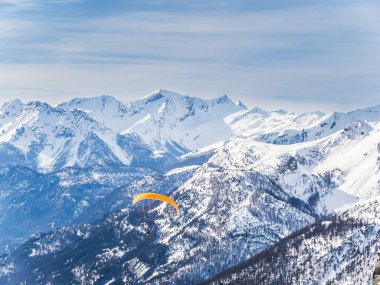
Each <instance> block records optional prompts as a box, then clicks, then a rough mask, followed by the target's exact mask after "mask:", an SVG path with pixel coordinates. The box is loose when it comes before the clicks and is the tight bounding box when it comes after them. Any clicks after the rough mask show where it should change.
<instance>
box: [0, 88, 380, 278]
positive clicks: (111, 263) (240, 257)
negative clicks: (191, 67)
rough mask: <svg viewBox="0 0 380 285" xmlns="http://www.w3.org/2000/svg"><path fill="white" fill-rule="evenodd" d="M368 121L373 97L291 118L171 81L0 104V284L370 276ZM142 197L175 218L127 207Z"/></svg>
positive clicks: (373, 160)
mask: <svg viewBox="0 0 380 285" xmlns="http://www.w3.org/2000/svg"><path fill="white" fill-rule="evenodd" d="M379 132H380V105H379V106H375V107H370V108H366V109H360V110H355V111H352V112H348V113H339V112H335V113H329V114H324V113H322V112H309V113H304V114H294V113H291V112H287V111H284V110H282V109H279V110H276V111H265V110H263V109H260V108H259V107H254V108H251V109H249V108H247V107H246V106H245V105H244V104H243V103H241V102H237V103H235V102H233V101H232V100H231V99H230V98H229V97H228V96H226V95H225V96H222V97H218V98H215V99H211V100H204V99H201V98H196V97H190V96H185V95H181V94H178V93H175V92H171V91H167V90H159V91H156V92H154V93H152V94H150V95H148V96H147V97H145V98H142V99H140V100H137V101H133V102H130V103H127V104H124V103H122V102H120V101H118V100H116V99H115V98H113V97H111V96H100V97H95V98H79V99H73V100H71V101H69V102H64V103H61V104H59V105H57V106H55V107H54V106H50V105H48V104H46V103H41V102H29V103H22V102H21V101H19V100H15V101H12V102H9V103H5V104H4V105H3V106H2V107H1V110H0V166H1V167H0V213H1V215H0V253H2V255H1V256H0V283H1V284H19V283H23V282H24V283H26V284H196V283H198V282H206V283H210V284H280V283H279V282H281V283H284V284H365V283H363V282H367V281H368V280H369V277H370V273H371V270H372V268H371V266H372V264H373V262H374V259H373V254H374V253H375V252H376V251H377V250H378V243H377V237H378V235H379V228H378V225H377V222H376V221H375V220H376V215H377V214H378V211H379V202H378V195H379V193H380V178H379V177H380V136H379ZM142 192H158V193H163V194H166V195H169V196H170V197H172V198H173V199H174V200H175V201H177V203H178V204H179V206H180V210H181V215H180V216H178V217H177V216H176V215H175V214H174V213H173V211H172V209H171V208H170V206H168V205H165V204H155V203H154V204H153V205H149V208H146V207H145V208H144V207H143V205H142V206H135V207H133V206H132V205H131V202H132V199H133V197H134V196H135V195H136V194H139V193H142ZM147 228H149V229H153V230H152V235H151V236H149V237H147V236H146V235H145V232H146V230H147ZM272 264H273V268H274V269H273V268H272V267H271V268H270V267H268V266H272ZM353 267H355V268H356V267H357V268H356V269H355V270H350V268H353ZM63 268H64V269H63ZM268 271H270V273H268ZM253 280H256V281H255V282H256V283H252V282H253ZM244 282H245V283H244Z"/></svg>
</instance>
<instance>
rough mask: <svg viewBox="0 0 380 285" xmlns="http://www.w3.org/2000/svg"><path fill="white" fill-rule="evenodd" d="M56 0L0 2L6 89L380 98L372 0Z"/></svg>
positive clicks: (306, 101)
mask: <svg viewBox="0 0 380 285" xmlns="http://www.w3.org/2000/svg"><path fill="white" fill-rule="evenodd" d="M6 2H9V3H12V2H25V1H6ZM27 2H30V3H32V2H31V1H27ZM58 2H59V3H58ZM58 2H57V1H50V4H51V5H48V4H45V5H41V2H38V3H37V2H35V3H34V5H35V6H33V7H32V6H29V8H30V9H32V10H33V11H34V13H25V9H20V10H21V12H14V13H10V14H9V15H7V14H4V13H1V12H0V16H1V15H2V16H3V17H1V19H0V27H4V29H0V30H1V31H0V39H4V40H2V41H1V43H0V53H1V55H2V56H1V57H0V78H1V79H0V98H1V99H3V98H5V99H8V98H9V97H11V96H19V97H23V98H28V99H32V98H35V97H38V98H39V99H44V98H45V100H48V101H49V100H50V101H53V99H52V96H49V94H52V95H53V94H54V96H57V95H59V94H61V97H54V98H57V99H55V100H57V101H58V100H61V99H63V98H65V99H66V98H68V97H70V94H72V96H78V95H80V96H86V95H97V94H99V93H111V94H113V95H117V96H119V97H121V99H124V100H129V99H133V98H136V97H137V96H141V95H143V94H144V93H146V92H150V91H151V90H152V89H157V88H160V87H162V88H168V89H170V88H172V89H176V90H178V91H183V92H185V93H190V94H193V95H200V96H206V97H212V96H217V95H221V94H223V93H229V94H232V97H235V98H236V99H242V100H243V101H246V102H248V103H249V104H251V105H263V106H264V107H267V108H273V109H274V108H277V107H278V106H277V105H280V104H281V105H282V106H285V107H288V108H289V109H291V110H295V109H304V108H308V109H314V107H319V108H322V109H324V110H329V109H331V108H332V106H333V105H334V106H333V107H334V108H338V109H339V108H340V109H349V108H353V107H356V106H362V105H370V104H375V103H377V102H376V100H377V98H378V94H379V91H380V83H379V80H378V77H379V76H380V51H379V50H378V46H379V44H380V19H379V18H378V17H377V15H378V12H379V11H380V5H379V4H377V3H375V2H370V1H362V2H355V1H352V2H351V1H344V2H343V1H326V2H325V1H321V2H318V3H317V2H315V3H311V2H308V4H305V3H306V2H297V1H283V2H282V1H281V2H282V4H279V2H278V1H267V2H266V3H267V4H265V5H264V4H261V3H262V2H261V1H236V2H233V3H234V4H231V3H232V2H231V1H208V2H207V3H205V2H204V1H176V2H175V4H173V1H164V0H161V1H158V0H157V1H150V0H144V1H139V2H138V1H130V2H129V5H126V4H125V2H124V1H114V2H112V3H114V4H113V5H111V4H109V5H106V6H105V4H104V2H106V1H93V2H85V1H80V2H77V1H74V2H75V3H74V2H73V1H58ZM68 2H71V3H68ZM1 3H2V2H1V0H0V4H1ZM9 3H8V5H9ZM45 3H46V2H45ZM251 3H253V4H251ZM284 3H287V5H284ZM15 5H21V4H20V3H19V4H15ZM57 5H58V6H59V8H57V7H58V6H57ZM21 6H22V5H21ZM24 7H25V6H24ZM152 7H156V8H155V9H152ZM347 19H350V20H349V21H347ZM363 94H366V96H365V97H363V96H362V95H363ZM359 96H360V97H359Z"/></svg>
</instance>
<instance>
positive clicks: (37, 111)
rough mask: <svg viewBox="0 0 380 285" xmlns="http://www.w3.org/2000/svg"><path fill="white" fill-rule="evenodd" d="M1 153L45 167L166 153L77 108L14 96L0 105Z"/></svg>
mask: <svg viewBox="0 0 380 285" xmlns="http://www.w3.org/2000/svg"><path fill="white" fill-rule="evenodd" d="M0 133H1V135H0V146H1V147H0V157H1V159H0V160H1V161H2V163H3V164H4V165H6V164H12V165H25V166H28V167H31V168H33V169H35V170H41V171H44V172H48V171H55V170H59V169H62V168H63V167H66V166H79V167H87V166H91V165H94V164H109V165H141V166H146V165H150V166H153V165H154V164H156V165H161V164H162V163H165V161H171V160H172V159H174V158H172V157H171V156H170V155H167V154H165V153H160V154H158V153H155V152H154V151H153V150H152V149H151V148H150V147H149V146H148V145H146V144H145V143H144V142H143V140H142V139H141V138H140V137H139V136H138V135H137V134H126V135H121V134H118V133H115V132H114V131H112V130H111V129H109V128H107V127H105V126H104V125H103V124H101V123H99V122H97V121H95V120H94V119H92V118H91V117H89V116H88V115H87V114H86V113H85V112H82V111H79V110H70V111H65V110H63V109H60V108H54V107H52V106H50V105H48V104H46V103H41V102H29V103H27V104H22V103H21V102H20V101H18V100H16V101H13V102H10V103H7V104H4V105H3V107H2V108H1V110H0Z"/></svg>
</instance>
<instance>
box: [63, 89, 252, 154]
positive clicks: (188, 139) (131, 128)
mask: <svg viewBox="0 0 380 285" xmlns="http://www.w3.org/2000/svg"><path fill="white" fill-rule="evenodd" d="M59 108H62V109H65V110H73V109H76V110H82V111H84V112H86V113H87V114H88V115H89V116H91V117H92V118H93V119H95V120H97V121H99V122H102V123H103V124H104V125H105V126H107V127H109V128H111V129H112V130H114V131H115V132H118V133H123V134H130V133H136V134H138V135H139V136H141V137H142V138H143V140H144V141H145V142H146V143H147V144H149V145H150V146H151V147H152V148H153V149H155V150H161V151H162V150H164V151H168V152H170V153H172V154H174V155H178V154H183V153H186V152H188V151H189V150H195V149H198V148H200V147H205V146H207V145H210V144H212V143H215V142H218V141H224V140H226V139H229V138H231V137H232V135H233V133H232V131H231V129H230V127H229V126H228V125H227V124H226V123H225V122H224V118H225V117H227V116H228V115H231V114H233V113H236V112H238V111H241V110H244V109H246V107H245V106H244V105H243V104H241V103H239V104H235V103H234V102H232V101H231V99H230V98H229V97H228V96H226V95H225V96H222V97H219V98H216V99H211V100H203V99H200V98H197V97H190V96H184V95H180V94H178V93H175V92H170V91H167V90H159V91H157V92H154V93H152V94H150V95H149V96H147V97H145V98H142V99H140V100H137V101H134V102H131V103H129V104H128V105H124V104H123V103H121V102H119V101H117V100H115V99H114V98H112V97H110V96H101V97H96V98H90V99H74V100H71V101H70V102H68V103H63V104H60V105H59Z"/></svg>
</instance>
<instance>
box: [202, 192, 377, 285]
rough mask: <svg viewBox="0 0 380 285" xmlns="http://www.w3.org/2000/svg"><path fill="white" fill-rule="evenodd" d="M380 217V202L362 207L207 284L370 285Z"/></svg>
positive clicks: (294, 236)
mask: <svg viewBox="0 0 380 285" xmlns="http://www.w3.org/2000/svg"><path fill="white" fill-rule="evenodd" d="M379 214H380V199H379V198H378V197H377V198H374V199H370V200H368V201H364V202H360V203H358V204H356V205H354V206H351V207H349V208H345V209H343V210H340V211H338V212H337V213H336V214H335V215H334V216H333V217H331V218H330V219H329V220H325V221H318V222H317V223H316V224H313V225H311V226H309V227H307V228H304V229H302V230H300V231H298V232H296V233H294V234H292V235H291V236H289V237H287V238H286V239H283V240H282V241H281V242H280V243H278V244H276V245H275V246H273V247H271V248H270V249H268V250H266V251H264V252H262V253H260V254H258V255H257V256H254V257H252V258H251V259H249V260H247V261H245V262H244V263H242V264H239V265H238V266H236V267H234V268H231V269H229V270H227V271H225V272H222V273H220V274H218V275H217V276H215V277H214V278H213V279H212V280H209V281H207V282H205V283H202V284H210V285H211V284H215V285H216V284H258V285H270V284H289V285H290V284H311V285H314V284H315V285H332V284H345V285H356V284H370V281H371V278H372V272H373V268H374V265H375V262H376V259H377V256H376V253H377V252H379V249H380V223H379V219H378V216H379ZM268 273H269V274H268Z"/></svg>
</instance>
